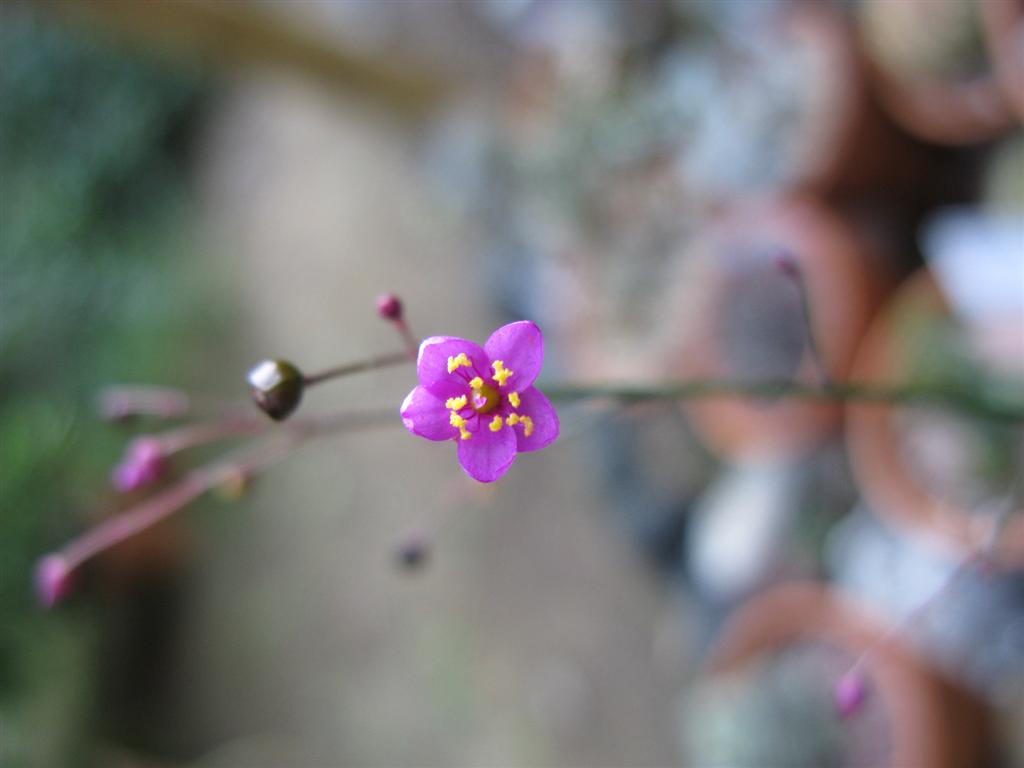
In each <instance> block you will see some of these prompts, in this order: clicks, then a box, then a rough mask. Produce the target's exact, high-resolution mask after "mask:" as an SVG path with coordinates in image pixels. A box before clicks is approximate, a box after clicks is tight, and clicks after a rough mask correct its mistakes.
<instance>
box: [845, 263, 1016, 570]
mask: <svg viewBox="0 0 1024 768" xmlns="http://www.w3.org/2000/svg"><path fill="white" fill-rule="evenodd" d="M909 309H914V310H915V311H917V312H920V313H922V314H923V315H924V316H925V317H929V316H930V317H933V318H947V317H948V316H949V314H950V309H949V305H948V302H947V300H946V298H945V297H944V296H943V294H942V292H941V290H940V288H939V286H938V285H937V284H936V282H935V280H934V278H933V277H932V275H931V273H930V272H928V271H925V270H922V271H919V272H917V273H916V274H915V275H913V276H912V277H910V278H908V280H907V281H906V282H905V283H904V285H903V286H902V287H901V288H900V290H899V292H898V293H897V294H896V296H895V297H894V298H893V299H892V301H891V302H890V304H889V306H888V307H887V308H886V310H885V311H884V312H883V313H882V314H880V315H879V317H878V318H877V319H876V320H875V322H874V324H873V326H872V328H871V330H870V331H869V333H868V334H867V336H866V338H865V341H864V344H863V346H862V347H861V349H860V351H859V352H858V355H857V360H856V363H855V366H854V369H853V373H852V375H851V379H852V380H854V381H858V382H865V383H876V384H898V383H901V382H903V381H905V380H906V376H907V371H906V370H905V369H906V366H907V362H908V361H907V360H906V359H905V355H903V354H901V352H900V350H899V348H898V347H899V342H901V341H904V340H903V339H901V338H900V335H899V331H898V328H897V326H896V323H897V320H898V318H899V317H900V315H901V313H905V312H907V311H908V310H909ZM900 410H901V409H899V408H896V407H893V406H886V405H877V404H876V405H871V404H857V403H850V404H849V405H848V407H847V415H846V427H847V429H846V436H847V445H848V449H849V453H850V459H851V462H852V465H853V471H854V474H855V476H856V478H857V481H858V483H859V485H860V487H861V491H862V493H863V494H864V496H865V497H866V498H867V500H868V502H869V503H870V506H871V508H872V510H873V511H874V512H875V513H876V514H878V515H880V516H881V517H882V518H884V519H885V520H886V521H887V522H888V523H890V524H892V525H893V526H895V527H897V528H899V529H901V530H904V531H906V532H908V533H911V534H914V535H917V536H924V537H925V538H928V539H929V540H931V541H932V542H934V543H936V544H938V545H939V546H941V547H942V548H944V549H946V550H949V551H950V552H951V553H952V554H954V555H956V556H959V557H962V556H964V555H966V554H968V553H971V552H974V551H975V550H976V548H977V547H978V546H980V545H981V544H982V543H983V542H984V541H985V539H986V536H987V535H988V523H989V521H988V519H987V518H984V519H981V518H979V517H978V516H976V515H972V513H971V512H970V510H968V509H966V508H964V507H963V506H960V505H959V504H956V503H952V502H951V501H949V500H948V499H943V498H939V497H937V495H936V494H935V493H933V492H932V491H931V490H930V489H929V488H928V487H927V486H926V485H925V484H924V482H922V480H921V479H919V477H918V476H917V475H916V474H915V472H914V471H913V468H912V467H911V466H910V465H909V463H908V458H907V455H906V453H905V452H904V451H903V450H902V449H901V441H900V430H899V421H898V414H899V412H900ZM979 522H982V523H985V524H986V525H985V526H984V527H979ZM993 557H994V559H995V560H996V561H997V562H998V563H1000V564H1002V565H1007V566H1012V565H1015V566H1021V565H1024V515H1021V514H1019V512H1018V513H1017V514H1014V515H1012V516H1011V517H1010V518H1009V519H1008V521H1007V523H1006V526H1005V527H1004V529H1003V532H1002V535H1001V536H1000V538H999V542H998V545H997V547H996V549H995V551H994V553H993Z"/></svg>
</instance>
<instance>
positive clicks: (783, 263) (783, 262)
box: [772, 251, 800, 280]
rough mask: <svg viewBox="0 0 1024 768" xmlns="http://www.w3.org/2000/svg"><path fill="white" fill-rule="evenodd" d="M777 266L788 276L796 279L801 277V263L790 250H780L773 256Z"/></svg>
mask: <svg viewBox="0 0 1024 768" xmlns="http://www.w3.org/2000/svg"><path fill="white" fill-rule="evenodd" d="M772 259H773V261H774V262H775V266H776V267H778V269H779V271H780V272H782V274H784V275H785V276H786V277H788V278H791V279H793V280H796V279H798V278H799V277H800V264H799V263H798V262H797V260H796V259H795V258H794V257H793V254H791V253H790V252H789V251H779V252H778V253H776V254H775V256H773V257H772Z"/></svg>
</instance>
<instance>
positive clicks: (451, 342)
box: [401, 320, 559, 483]
mask: <svg viewBox="0 0 1024 768" xmlns="http://www.w3.org/2000/svg"><path fill="white" fill-rule="evenodd" d="M543 364H544V334H543V333H542V332H541V330H540V328H538V327H537V325H536V324H535V323H531V322H529V321H526V320H522V321H519V322H516V323H510V324H508V325H505V326H502V327H501V328H499V329H498V330H496V331H495V332H494V333H492V334H491V337H490V338H489V339H488V340H487V343H486V344H484V346H483V347H482V348H481V347H480V346H479V345H477V344H476V343H474V342H472V341H469V340H468V339H460V338H457V337H455V336H431V337H430V338H428V339H425V340H424V341H423V343H422V344H420V349H419V356H418V357H417V360H416V372H417V374H418V375H419V379H420V384H419V386H417V387H416V388H415V389H413V391H412V392H410V393H409V395H408V396H407V397H406V398H405V401H404V402H403V403H402V407H401V414H402V423H403V424H405V427H406V429H408V430H409V431H410V432H412V433H413V434H415V435H419V436H420V437H425V438H426V439H427V440H435V441H441V440H454V441H455V443H456V445H457V448H458V456H459V463H460V464H461V465H462V468H463V469H464V470H465V471H466V473H467V474H468V475H469V476H470V477H472V478H473V479H474V480H479V481H480V482H481V483H491V482H494V481H495V480H497V479H498V478H500V477H501V476H502V475H504V474H505V473H506V472H507V471H508V470H509V467H511V466H512V464H513V462H514V461H515V460H516V454H518V453H526V452H530V451H539V450H540V449H541V448H544V447H546V446H548V445H550V444H551V443H552V442H554V441H555V439H556V438H557V437H558V430H559V427H558V414H557V413H555V409H554V407H553V406H552V405H551V403H550V402H549V401H548V399H547V398H546V397H544V395H543V394H541V392H540V390H538V389H537V388H536V387H534V386H533V382H534V381H535V380H536V378H537V375H538V374H539V373H540V369H541V366H542V365H543Z"/></svg>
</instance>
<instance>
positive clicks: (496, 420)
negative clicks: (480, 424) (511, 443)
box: [487, 416, 504, 432]
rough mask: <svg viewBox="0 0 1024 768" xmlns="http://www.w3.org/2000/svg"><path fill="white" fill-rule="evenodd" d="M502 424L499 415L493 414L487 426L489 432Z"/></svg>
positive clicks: (499, 427)
mask: <svg viewBox="0 0 1024 768" xmlns="http://www.w3.org/2000/svg"><path fill="white" fill-rule="evenodd" d="M503 425H504V422H503V421H502V420H501V416H495V417H494V418H493V419H491V423H490V424H488V425H487V426H488V427H489V428H490V430H491V432H497V431H498V430H499V429H501V428H502V426H503Z"/></svg>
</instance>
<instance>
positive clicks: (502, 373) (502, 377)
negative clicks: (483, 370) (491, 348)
mask: <svg viewBox="0 0 1024 768" xmlns="http://www.w3.org/2000/svg"><path fill="white" fill-rule="evenodd" d="M491 368H493V369H494V376H493V377H492V378H493V379H494V380H495V381H496V382H498V386H499V387H504V386H505V382H506V381H508V377H509V376H511V375H512V374H513V373H515V371H510V370H508V369H507V368H506V367H505V363H503V362H502V361H501V360H495V361H494V362H493V363H491Z"/></svg>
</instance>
